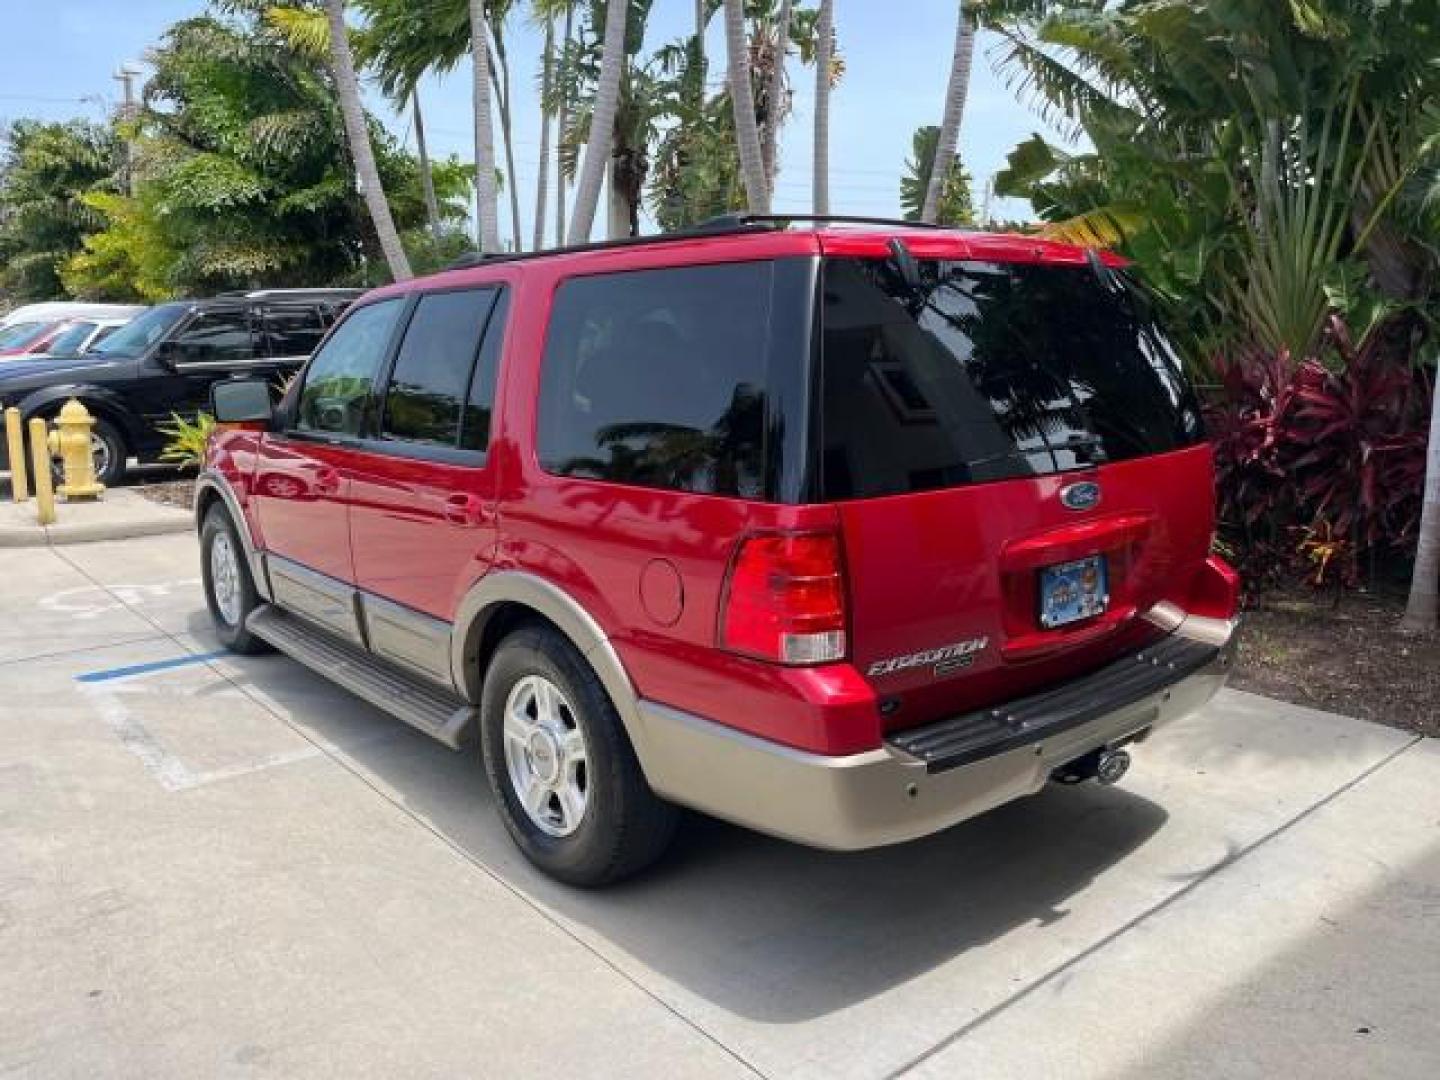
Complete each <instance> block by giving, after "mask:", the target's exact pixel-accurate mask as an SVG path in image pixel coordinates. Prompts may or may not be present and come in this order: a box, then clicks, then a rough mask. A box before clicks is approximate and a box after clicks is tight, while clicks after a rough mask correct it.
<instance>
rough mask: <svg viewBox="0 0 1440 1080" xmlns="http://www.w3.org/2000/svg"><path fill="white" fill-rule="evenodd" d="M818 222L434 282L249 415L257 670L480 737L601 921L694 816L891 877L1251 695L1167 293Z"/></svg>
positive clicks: (233, 556) (1024, 257)
mask: <svg viewBox="0 0 1440 1080" xmlns="http://www.w3.org/2000/svg"><path fill="white" fill-rule="evenodd" d="M782 224H783V223H781V222H778V221H777V220H775V219H763V218H743V219H732V222H731V223H730V224H728V225H727V224H725V223H717V224H715V225H713V226H711V227H710V228H709V229H708V231H706V232H703V233H697V234H689V235H675V236H668V237H658V238H649V239H645V240H641V241H634V242H625V243H616V244H601V245H597V246H594V247H590V248H585V249H571V250H569V251H561V252H551V253H540V254H535V255H523V256H516V257H508V258H506V257H501V258H494V259H487V260H485V261H483V262H480V263H478V264H476V265H474V266H473V267H471V268H469V269H462V270H456V271H453V272H451V273H446V274H442V275H439V276H436V277H431V278H424V279H421V280H416V281H407V282H404V283H403V284H399V285H395V286H391V287H388V288H385V289H381V290H378V291H377V292H374V293H371V294H370V295H368V296H366V297H365V298H364V299H363V300H361V301H360V302H358V303H357V304H356V305H355V306H354V307H353V308H351V309H350V311H349V312H348V313H347V314H346V316H345V318H344V320H343V321H341V322H340V323H339V325H337V326H336V327H335V329H334V331H333V332H332V333H331V334H330V336H329V337H328V338H327V339H326V340H325V342H324V343H323V344H322V345H321V346H320V347H319V348H318V349H317V350H316V352H315V355H314V356H313V357H312V359H311V360H310V362H309V364H308V365H307V366H306V367H305V369H304V371H303V372H302V374H301V375H300V376H299V377H298V378H297V379H296V380H295V381H294V382H293V383H292V385H291V386H290V388H289V390H288V391H287V392H286V394H285V395H284V397H283V398H282V399H281V400H280V402H279V404H278V405H274V404H273V403H272V388H271V386H270V385H268V384H266V383H263V382H260V381H258V380H249V379H236V380H229V381H226V382H223V383H217V384H216V385H215V387H214V395H215V414H216V416H217V418H218V419H221V420H225V421H230V422H234V423H235V424H236V425H237V427H235V428H234V429H232V430H227V431H223V432H221V433H220V434H219V435H217V436H216V437H215V438H214V439H212V440H211V443H210V447H209V452H208V456H207V462H206V469H205V471H204V472H203V473H202V474H201V476H200V480H199V486H198V495H197V499H196V503H195V512H196V518H197V523H198V525H199V528H200V536H201V551H202V556H201V572H202V575H203V577H204V581H205V590H206V598H207V601H208V605H209V608H210V612H211V614H212V616H213V618H214V621H215V627H216V630H217V633H218V635H219V637H220V639H221V641H223V642H224V643H225V644H226V645H227V646H229V647H230V648H232V649H235V650H236V651H239V652H250V651H255V650H258V649H259V648H261V647H262V646H263V645H270V646H274V647H277V648H279V649H281V650H283V651H284V652H286V653H288V654H289V655H291V656H293V657H294V658H296V659H297V660H299V661H301V662H302V663H305V664H308V665H310V666H312V667H314V668H315V669H317V670H318V671H320V672H321V673H323V674H324V676H326V677H327V678H330V679H333V680H335V681H336V682H338V683H339V684H341V685H343V686H345V687H347V688H349V689H350V690H352V691H354V692H355V693H357V694H359V695H361V696H362V697H364V698H366V699H368V700H370V701H371V702H373V703H375V704H376V705H378V706H379V707H381V708H383V709H387V710H389V711H390V712H391V713H393V714H395V715H396V716H398V717H400V718H401V719H403V720H405V721H407V722H409V723H411V724H413V725H415V726H416V727H417V728H419V729H420V730H422V731H425V732H427V733H428V734H430V735H432V736H434V737H435V738H436V739H439V740H440V741H441V742H443V743H445V744H446V745H448V746H451V747H453V748H456V749H460V748H462V747H464V746H466V745H468V744H469V740H471V739H472V738H474V739H476V740H478V742H479V747H480V751H481V754H482V756H483V758H484V761H485V767H486V771H487V774H488V777H489V782H490V784H491V787H492V790H493V792H494V799H493V803H494V806H495V807H496V809H497V811H498V813H499V814H500V817H501V819H502V820H503V822H504V824H505V825H506V827H507V828H508V829H509V832H510V835H511V836H512V837H514V839H515V840H516V842H517V843H518V844H519V846H520V848H521V850H522V851H523V852H524V853H525V855H526V856H527V857H528V858H530V859H531V860H532V861H534V862H535V863H536V864H537V865H538V866H540V867H541V868H542V869H544V870H545V871H547V872H548V873H550V874H553V875H554V876H556V877H558V878H561V879H563V880H565V881H570V882H576V883H580V884H587V885H594V884H600V883H603V882H607V881H613V880H615V879H616V878H619V877H621V876H623V875H624V874H626V873H629V872H631V871H634V870H636V869H638V868H639V867H641V866H644V865H645V864H646V863H647V862H649V861H650V860H652V859H654V858H655V857H656V856H657V855H658V854H659V853H660V852H661V851H662V850H663V849H664V847H665V845H666V843H667V842H668V841H669V839H670V836H671V833H672V832H673V830H674V827H675V823H676V807H677V806H685V807H690V808H693V809H696V810H700V811H704V812H706V813H709V814H713V815H715V816H718V817H721V818H726V819H729V820H731V821H734V822H738V823H740V824H742V825H748V826H750V827H752V828H756V829H761V830H763V831H765V832H769V833H774V834H776V835H778V836H783V837H788V838H791V839H794V840H800V841H803V842H805V843H809V844H815V845H818V846H820V847H826V848H867V847H875V846H877V845H881V844H891V843H897V842H899V841H903V840H909V839H912V838H914V837H918V836H924V835H925V834H927V833H932V832H935V831H936V830H938V829H943V828H946V827H947V826H950V825H953V824H955V823H956V822H958V821H963V820H964V819H966V818H969V817H973V816H975V815H976V814H980V813H983V812H984V811H986V810H989V809H991V808H992V807H995V806H999V805H1000V804H1002V803H1005V802H1008V801H1009V800H1011V799H1015V798H1018V797H1020V796H1022V795H1028V794H1031V793H1033V792H1036V791H1038V790H1040V788H1041V787H1042V786H1044V784H1045V783H1046V781H1047V780H1049V779H1050V778H1051V777H1055V778H1057V779H1059V780H1066V781H1073V780H1080V779H1085V778H1091V777H1093V778H1095V779H1098V780H1101V781H1103V782H1106V783H1112V782H1114V781H1115V780H1117V779H1119V777H1120V775H1121V774H1122V773H1123V772H1124V770H1125V767H1126V765H1127V763H1128V761H1129V757H1128V753H1127V751H1126V750H1125V749H1124V747H1125V746H1127V745H1128V744H1130V743H1132V742H1137V741H1139V740H1141V739H1144V738H1145V737H1147V736H1148V735H1149V734H1150V733H1151V732H1152V731H1155V730H1158V729H1160V728H1161V727H1163V726H1164V725H1165V724H1167V723H1169V722H1171V721H1173V720H1175V719H1176V718H1177V717H1180V716H1184V715H1185V714H1187V713H1189V712H1192V711H1193V710H1195V709H1198V708H1199V707H1200V706H1202V705H1203V704H1204V703H1205V702H1206V701H1208V700H1209V699H1210V697H1211V695H1213V694H1214V693H1215V692H1216V690H1217V689H1219V687H1220V686H1221V684H1222V683H1223V682H1224V681H1225V677H1226V674H1227V672H1228V664H1229V657H1230V653H1231V650H1232V649H1233V648H1234V632H1235V626H1236V624H1235V619H1236V600H1237V594H1238V587H1239V583H1238V579H1237V578H1236V576H1235V574H1234V572H1233V571H1232V570H1231V569H1230V568H1229V567H1228V566H1226V564H1225V563H1224V562H1223V561H1222V560H1221V559H1220V558H1219V557H1217V556H1214V555H1212V554H1211V552H1210V537H1211V533H1212V531H1213V528H1214V524H1215V519H1214V512H1213V483H1214V477H1213V470H1212V466H1211V457H1210V448H1209V446H1208V445H1206V443H1205V433H1204V430H1203V428H1202V425H1201V419H1200V410H1199V406H1198V404H1197V402H1196V399H1195V396H1194V395H1193V393H1192V392H1191V390H1190V387H1189V386H1188V384H1187V383H1186V381H1185V377H1184V375H1183V373H1182V372H1181V369H1180V364H1179V362H1178V360H1177V358H1176V357H1175V354H1174V353H1173V352H1172V351H1171V349H1170V347H1169V345H1168V344H1167V343H1166V340H1165V337H1164V335H1163V334H1162V333H1161V331H1160V329H1159V327H1158V326H1157V325H1156V324H1155V322H1154V320H1153V319H1152V318H1151V317H1150V315H1149V309H1148V303H1147V301H1146V299H1145V297H1144V294H1143V293H1141V292H1140V291H1138V290H1137V288H1136V287H1135V285H1134V283H1133V282H1132V281H1131V280H1130V279H1129V277H1128V275H1126V274H1125V273H1123V271H1122V264H1121V262H1120V261H1119V260H1118V259H1116V258H1114V257H1113V256H1110V255H1105V256H1103V257H1102V256H1097V255H1095V254H1094V253H1087V252H1086V251H1084V250H1081V249H1079V248H1075V247H1070V246H1067V245H1062V244H1054V243H1047V242H1045V241H1041V240H1037V239H1036V238H1034V237H1021V236H1001V235H996V234H973V233H960V232H951V231H948V230H942V229H924V228H917V227H914V226H909V225H903V224H899V223H880V224H871V225H866V226H864V227H861V228H848V227H839V226H837V225H834V224H826V225H824V226H823V227H820V228H784V227H780V226H781V225H782ZM925 857H928V856H926V855H925V854H923V853H917V855H916V858H925Z"/></svg>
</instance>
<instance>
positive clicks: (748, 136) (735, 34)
mask: <svg viewBox="0 0 1440 1080" xmlns="http://www.w3.org/2000/svg"><path fill="white" fill-rule="evenodd" d="M725 51H726V53H727V57H728V60H729V63H730V74H729V81H730V103H731V105H732V106H734V111H735V141H736V143H737V144H738V146H739V151H740V177H741V179H742V180H744V182H745V202H746V206H747V208H748V209H749V211H750V212H751V213H752V214H768V213H769V212H770V185H769V184H768V183H767V182H766V179H765V159H764V155H763V154H762V153H761V150H760V127H759V125H758V124H757V123H756V121H755V90H754V87H752V86H751V84H750V49H749V44H748V42H747V41H746V40H745V5H744V3H743V0H725Z"/></svg>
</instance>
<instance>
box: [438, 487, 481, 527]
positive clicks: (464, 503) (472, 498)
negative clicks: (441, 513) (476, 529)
mask: <svg viewBox="0 0 1440 1080" xmlns="http://www.w3.org/2000/svg"><path fill="white" fill-rule="evenodd" d="M445 520H446V521H448V522H450V523H451V524H452V525H465V526H475V525H479V524H480V523H481V522H482V521H484V520H485V503H484V501H483V500H482V499H481V498H480V496H478V495H471V494H470V493H469V492H464V491H457V492H456V493H455V494H453V495H447V496H446V497H445Z"/></svg>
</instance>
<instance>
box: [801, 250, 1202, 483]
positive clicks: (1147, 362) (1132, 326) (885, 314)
mask: <svg viewBox="0 0 1440 1080" xmlns="http://www.w3.org/2000/svg"><path fill="white" fill-rule="evenodd" d="M918 269H919V281H918V282H917V283H913V284H911V283H907V282H905V281H904V280H902V279H901V276H900V274H899V273H898V272H897V270H896V268H895V265H894V264H893V263H891V262H889V261H886V260H878V259H829V260H827V261H826V265H825V285H824V354H823V379H822V392H821V393H822V417H821V427H822V432H823V434H822V439H823V442H824V451H823V455H822V461H821V473H822V480H821V483H822V488H823V491H824V494H825V496H826V497H827V498H831V499H844V498H865V497H869V496H877V495H896V494H904V493H907V492H914V491H927V490H932V489H935V488H944V487H954V486H957V485H963V484H971V483H981V482H984V481H989V480H1008V479H1013V478H1017V477H1027V476H1045V475H1048V474H1052V473H1058V472H1064V471H1067V470H1070V469H1083V468H1088V467H1091V466H1094V465H1100V464H1104V463H1105V462H1109V461H1123V460H1126V459H1128V458H1135V457H1141V456H1144V455H1148V454H1159V453H1164V452H1166V451H1169V450H1175V449H1178V448H1180V447H1182V446H1188V445H1191V444H1192V443H1195V442H1198V441H1199V440H1200V439H1201V438H1202V437H1203V431H1202V427H1201V422H1200V411H1199V408H1198V406H1197V404H1196V401H1195V398H1194V395H1193V394H1192V392H1191V390H1190V388H1189V386H1188V385H1187V384H1186V382H1185V379H1184V377H1183V376H1182V375H1181V372H1180V363H1179V360H1178V358H1177V357H1176V356H1175V353H1174V352H1173V350H1172V349H1171V347H1170V345H1169V344H1168V342H1167V341H1166V340H1165V337H1164V336H1163V334H1162V333H1161V332H1160V330H1159V328H1158V327H1157V326H1156V325H1155V324H1154V322H1153V321H1152V320H1151V319H1150V318H1149V316H1148V313H1147V308H1146V305H1145V304H1144V302H1143V301H1142V300H1141V299H1140V297H1139V296H1138V295H1137V293H1136V291H1135V289H1134V286H1133V284H1131V283H1129V282H1127V281H1126V280H1125V279H1124V278H1123V277H1121V276H1120V275H1118V274H1115V273H1109V272H1107V273H1104V274H1097V273H1095V272H1093V271H1092V270H1091V269H1090V268H1089V267H1075V266H1047V265H1032V264H1015V263H982V262H938V261H933V260H930V261H921V262H920V263H919V264H918Z"/></svg>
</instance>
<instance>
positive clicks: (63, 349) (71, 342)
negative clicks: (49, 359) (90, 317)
mask: <svg viewBox="0 0 1440 1080" xmlns="http://www.w3.org/2000/svg"><path fill="white" fill-rule="evenodd" d="M94 332H95V324H94V323H93V322H80V323H74V324H73V325H71V326H70V327H69V328H68V329H66V330H62V331H61V332H60V333H59V334H58V335H57V336H56V338H55V340H54V341H52V342H50V347H49V348H48V349H46V350H45V351H46V352H48V353H49V354H50V355H51V356H79V355H80V348H81V346H83V345H84V344H85V342H87V341H89V340H90V335H91V334H93V333H94Z"/></svg>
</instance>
